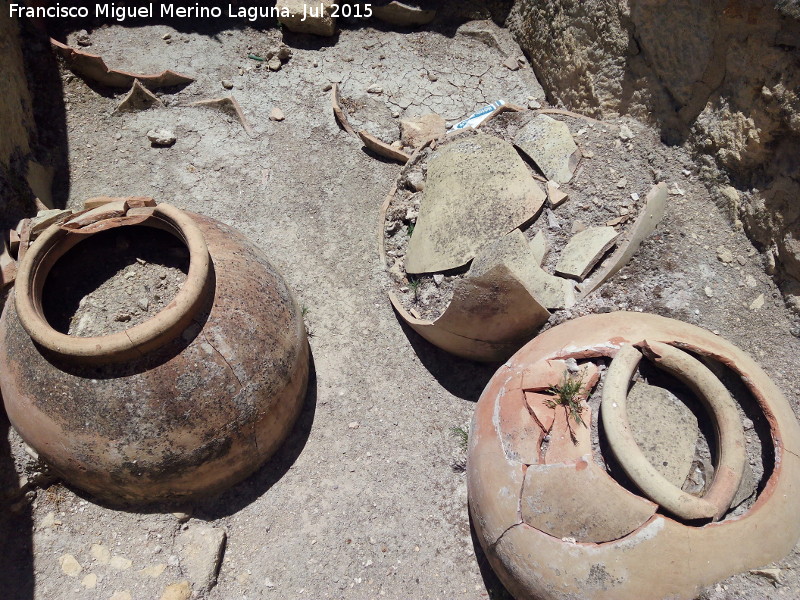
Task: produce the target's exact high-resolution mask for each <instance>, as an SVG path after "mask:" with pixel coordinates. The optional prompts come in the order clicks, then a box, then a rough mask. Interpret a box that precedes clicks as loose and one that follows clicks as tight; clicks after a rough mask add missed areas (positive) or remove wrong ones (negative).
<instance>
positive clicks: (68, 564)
mask: <svg viewBox="0 0 800 600" xmlns="http://www.w3.org/2000/svg"><path fill="white" fill-rule="evenodd" d="M58 563H59V564H60V565H61V570H62V571H64V574H65V575H67V576H68V577H77V576H78V574H79V573H80V572H81V571H83V567H82V566H81V564H80V563H79V562H78V561H77V560H76V559H75V557H74V556H72V554H64V555H63V556H61V557H59V559H58Z"/></svg>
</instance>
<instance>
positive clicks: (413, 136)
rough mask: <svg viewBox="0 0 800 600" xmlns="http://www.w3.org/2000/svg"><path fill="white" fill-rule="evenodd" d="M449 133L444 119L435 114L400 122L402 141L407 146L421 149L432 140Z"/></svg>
mask: <svg viewBox="0 0 800 600" xmlns="http://www.w3.org/2000/svg"><path fill="white" fill-rule="evenodd" d="M446 132H447V128H446V127H445V121H444V118H443V117H441V116H440V115H437V114H435V113H431V114H428V115H425V116H422V117H420V118H418V119H403V120H402V121H400V140H401V141H402V142H403V145H405V146H411V147H413V148H419V147H420V146H422V145H424V144H426V143H427V142H429V141H431V140H435V139H436V138H439V137H441V136H443V135H444V134H445V133H446Z"/></svg>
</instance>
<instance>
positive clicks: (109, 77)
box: [50, 38, 194, 89]
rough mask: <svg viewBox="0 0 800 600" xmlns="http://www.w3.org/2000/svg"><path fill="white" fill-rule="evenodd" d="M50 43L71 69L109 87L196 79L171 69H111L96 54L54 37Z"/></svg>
mask: <svg viewBox="0 0 800 600" xmlns="http://www.w3.org/2000/svg"><path fill="white" fill-rule="evenodd" d="M50 44H51V45H52V46H53V48H54V50H55V51H56V52H57V53H58V54H60V55H61V56H62V57H63V58H64V61H65V62H66V63H67V67H68V68H69V69H70V70H71V71H73V72H74V73H77V74H78V75H80V76H82V77H85V78H86V79H91V80H92V81H96V82H97V83H101V84H103V85H107V86H109V87H115V88H127V87H130V86H131V85H133V82H134V81H135V80H136V79H138V80H139V81H141V82H142V83H143V84H144V85H146V86H147V87H149V88H151V89H152V88H158V87H169V86H173V85H184V84H187V83H191V82H192V81H194V79H193V78H192V77H188V76H186V75H182V74H180V73H176V72H175V71H170V70H167V71H162V72H161V73H155V74H152V75H145V74H139V73H128V72H127V71H118V70H116V69H109V68H108V66H107V65H106V63H105V61H104V60H103V59H102V58H101V57H100V56H97V55H96V54H90V53H89V52H84V51H83V50H76V49H75V48H71V47H69V46H67V45H65V44H62V43H61V42H59V41H56V40H54V39H53V38H50Z"/></svg>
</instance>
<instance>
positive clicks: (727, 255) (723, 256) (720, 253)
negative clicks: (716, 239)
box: [717, 246, 733, 264]
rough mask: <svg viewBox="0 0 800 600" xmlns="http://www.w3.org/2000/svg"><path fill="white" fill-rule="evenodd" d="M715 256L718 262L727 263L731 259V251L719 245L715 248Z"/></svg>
mask: <svg viewBox="0 0 800 600" xmlns="http://www.w3.org/2000/svg"><path fill="white" fill-rule="evenodd" d="M717 258H718V259H719V261H720V262H723V263H725V264H728V263H729V262H732V261H733V253H732V252H731V251H730V250H728V249H727V248H725V247H724V246H720V247H718V248H717Z"/></svg>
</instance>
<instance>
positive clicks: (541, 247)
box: [528, 231, 549, 265]
mask: <svg viewBox="0 0 800 600" xmlns="http://www.w3.org/2000/svg"><path fill="white" fill-rule="evenodd" d="M528 243H529V245H530V247H531V252H532V253H533V260H535V261H536V264H537V265H541V264H542V262H543V261H544V257H545V256H546V255H547V251H548V250H549V246H548V244H547V237H545V235H544V232H542V231H537V232H536V235H534V236H533V239H531V241H530V242H528Z"/></svg>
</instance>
